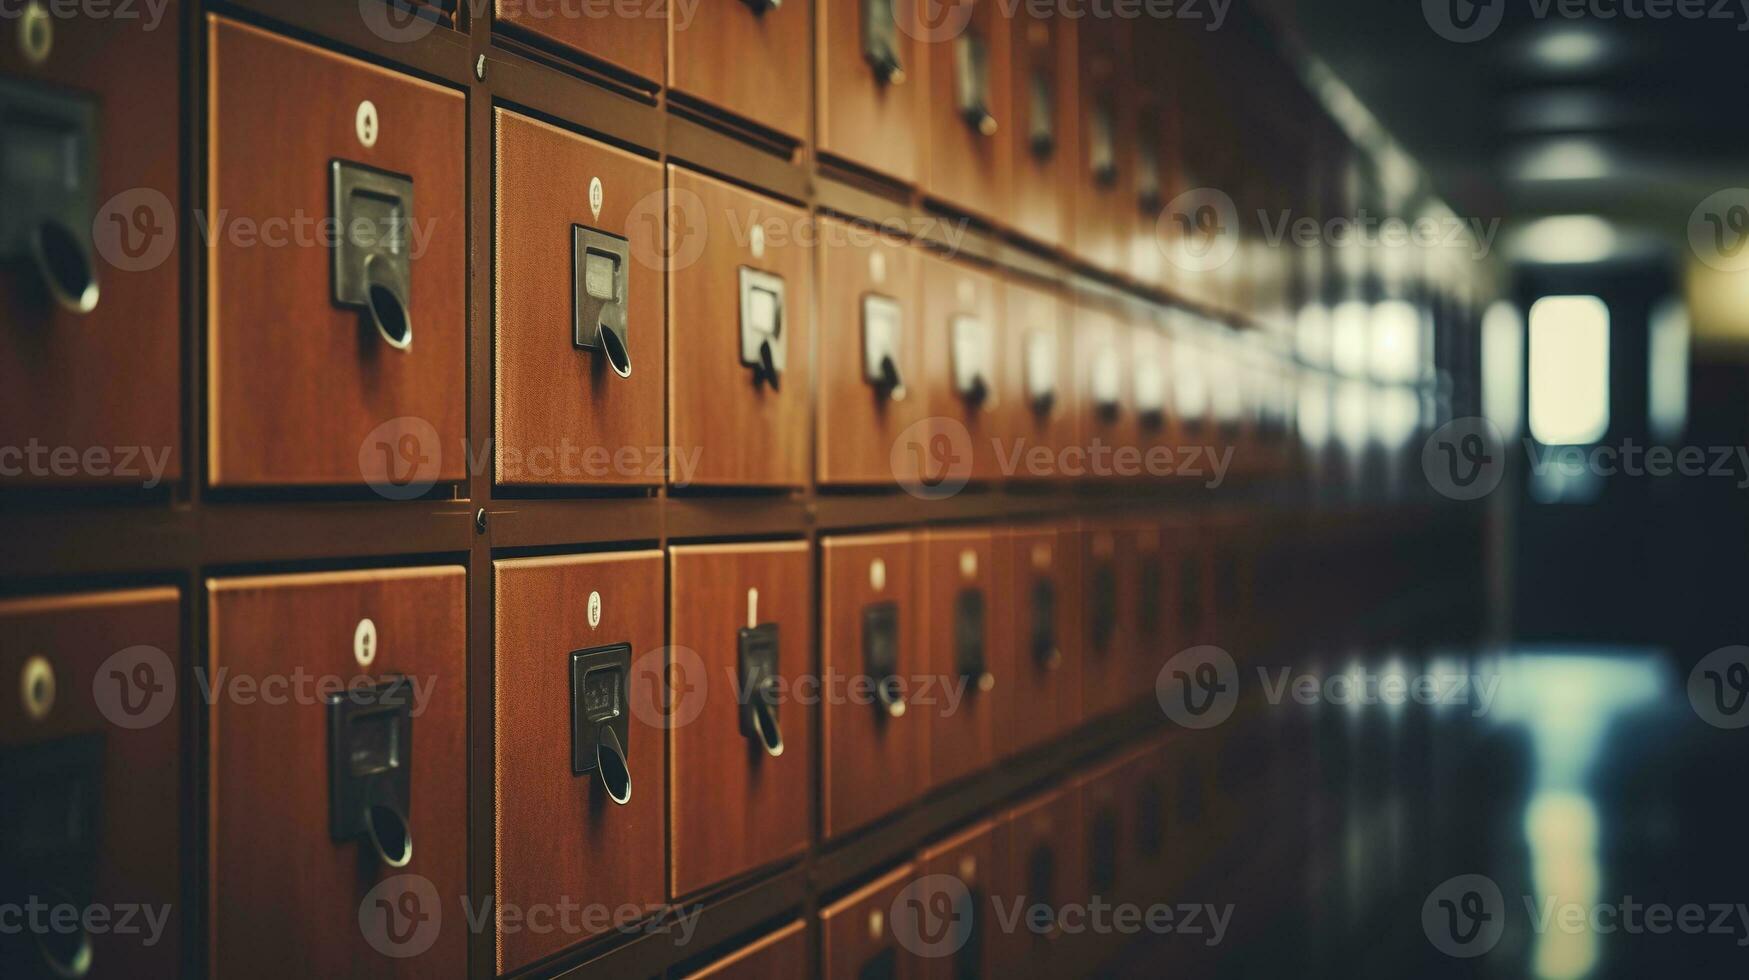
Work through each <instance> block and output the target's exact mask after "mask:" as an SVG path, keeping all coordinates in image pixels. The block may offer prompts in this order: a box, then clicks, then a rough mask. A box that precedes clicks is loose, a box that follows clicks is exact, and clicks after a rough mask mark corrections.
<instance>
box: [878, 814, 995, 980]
mask: <svg viewBox="0 0 1749 980" xmlns="http://www.w3.org/2000/svg"><path fill="white" fill-rule="evenodd" d="M998 860H1000V859H999V857H998V855H997V849H996V824H995V823H994V822H992V821H989V820H984V821H980V822H979V823H976V824H973V825H972V826H971V827H968V828H967V829H965V830H963V831H961V832H959V833H957V834H955V835H953V836H952V837H950V838H948V839H946V840H943V841H939V842H937V843H935V844H931V845H930V846H928V847H925V848H924V849H923V851H922V852H921V853H920V854H918V856H917V875H918V881H919V882H920V883H922V882H927V883H928V884H927V885H922V886H920V887H919V888H918V889H916V890H915V892H914V893H913V894H912V895H907V896H905V898H903V899H901V900H900V901H902V902H903V901H906V900H911V899H915V900H917V902H916V904H915V905H913V907H912V908H911V909H910V910H902V911H901V912H900V913H898V914H900V915H904V916H906V918H907V920H908V921H918V920H919V919H921V920H922V921H921V922H919V925H921V926H923V927H924V928H922V929H919V933H920V936H919V938H920V939H921V940H922V941H924V942H927V943H929V945H927V946H924V947H923V948H922V953H923V955H920V956H919V957H918V966H919V970H918V971H917V972H918V975H919V976H921V977H927V978H929V980H953V978H956V977H993V976H997V975H998V974H997V973H996V972H995V965H996V957H995V954H996V952H997V950H998V949H999V948H1000V945H999V943H998V942H997V939H998V937H999V936H1000V935H1001V922H1002V920H1001V918H1000V915H999V914H998V913H997V911H996V907H995V903H994V902H993V901H992V888H993V887H994V883H995V882H996V881H998V880H999V879H1000V875H1001V873H1000V872H999V871H998V870H997V867H996V865H997V861H998ZM936 876H940V877H936ZM955 882H957V883H958V885H959V886H963V888H964V891H961V890H960V888H958V887H955V885H954V883H955ZM925 889H927V890H928V891H929V894H921V895H920V894H916V892H921V891H924V890H925ZM943 893H946V894H949V895H950V896H952V897H954V898H958V899H960V900H961V901H963V902H965V903H966V904H967V905H969V906H970V907H969V908H957V907H945V908H944V907H943V906H942V905H941V903H940V900H939V899H936V900H935V902H934V903H933V904H932V903H931V902H930V899H931V898H933V897H934V896H935V895H939V894H943ZM944 913H945V914H944ZM950 916H951V918H949V917H950ZM941 926H948V927H950V928H949V929H948V930H946V931H942V930H941V929H940V927H941ZM938 933H939V935H940V938H939V939H937V938H935V936H936V935H937V934H938Z"/></svg>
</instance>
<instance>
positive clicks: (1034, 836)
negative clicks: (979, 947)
mask: <svg viewBox="0 0 1749 980" xmlns="http://www.w3.org/2000/svg"><path fill="white" fill-rule="evenodd" d="M996 848H997V858H996V861H997V864H996V872H997V878H996V881H995V883H994V885H993V886H992V888H991V899H992V901H993V902H999V903H1001V905H1002V906H1003V908H1004V909H1014V908H1016V906H1017V905H1018V907H1019V909H1020V911H1021V912H1022V913H1023V914H1022V916H1021V918H1020V919H1019V920H1018V921H1017V924H1016V927H1015V929H1014V930H1013V931H1012V932H1007V931H1000V930H998V931H997V932H996V934H995V935H993V936H992V937H991V939H992V943H993V945H994V949H993V950H992V959H993V961H994V963H995V975H997V976H1023V977H1055V976H1073V975H1079V974H1080V973H1082V972H1084V968H1085V963H1084V962H1083V961H1081V960H1080V959H1077V958H1076V949H1075V948H1074V946H1073V937H1071V936H1069V935H1067V934H1065V932H1064V931H1063V930H1062V929H1061V928H1059V925H1058V923H1059V922H1060V919H1059V915H1060V913H1061V910H1062V908H1063V907H1064V906H1065V905H1069V904H1075V903H1085V902H1087V900H1088V898H1089V897H1090V895H1089V890H1088V888H1087V871H1086V863H1085V857H1086V852H1085V849H1084V848H1083V847H1082V830H1081V802H1080V795H1079V794H1078V793H1076V792H1075V788H1074V786H1073V785H1059V786H1056V787H1053V788H1050V789H1046V790H1043V791H1041V792H1039V793H1037V794H1034V795H1033V796H1030V797H1028V798H1027V799H1025V800H1023V801H1021V802H1020V803H1017V804H1015V805H1014V806H1013V807H1012V808H1010V809H1008V810H1006V811H1004V812H1003V814H1002V816H1001V817H1000V818H999V821H998V824H997V830H996ZM1035 906H1043V907H1044V908H1045V910H1046V912H1048V914H1046V913H1041V912H1037V911H1034V907H1035Z"/></svg>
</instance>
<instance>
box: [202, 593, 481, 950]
mask: <svg viewBox="0 0 1749 980" xmlns="http://www.w3.org/2000/svg"><path fill="white" fill-rule="evenodd" d="M207 596H208V618H209V628H210V630H211V636H212V640H211V652H210V656H209V662H208V669H209V671H210V674H209V676H210V677H211V678H212V683H213V684H215V685H223V686H222V687H215V688H214V690H215V691H217V692H218V695H217V697H216V699H215V700H214V702H213V704H212V708H211V713H210V716H209V722H208V725H209V731H208V738H207V746H208V749H207V753H208V755H207V765H208V769H209V772H210V779H211V786H210V790H209V791H210V793H211V798H212V804H211V805H212V822H211V826H210V827H209V828H208V832H209V834H210V837H211V844H210V851H209V857H210V865H211V875H212V883H211V892H210V893H209V902H210V904H209V907H208V915H209V916H210V917H211V925H210V930H211V934H210V947H209V950H210V951H209V956H210V957H211V963H212V972H213V975H214V976H227V977H229V976H274V975H281V974H293V975H297V976H333V977H380V976H396V977H426V976H453V977H460V976H464V975H465V973H466V956H467V948H468V936H467V931H466V930H465V929H457V928H455V927H454V925H453V923H454V918H453V917H454V915H455V913H456V910H457V903H459V902H460V900H461V899H462V897H463V896H464V895H465V894H466V890H467V858H468V851H467V848H468V838H467V812H468V807H467V789H468V786H467V782H468V780H467V745H468V742H467V727H466V721H467V719H466V698H465V693H466V676H467V669H466V667H467V573H466V570H464V569H462V568H460V567H441V568H410V569H391V570H380V571H357V572H320V573H312V574H301V575H270V576H262V577H257V578H235V579H209V580H208V582H207ZM367 637H368V639H367ZM393 677H405V678H407V679H408V680H409V681H410V682H411V683H412V706H411V710H412V712H413V713H414V714H413V717H412V721H411V725H412V744H411V745H410V746H408V747H407V748H406V754H405V756H404V757H403V758H404V759H405V760H406V761H407V762H409V763H410V766H409V768H410V769H411V772H410V773H409V776H408V778H409V781H410V789H409V792H410V795H411V800H410V801H403V802H404V803H405V804H406V806H407V811H408V812H407V814H406V816H407V821H406V823H407V830H408V832H409V835H410V837H411V851H412V853H411V855H410V861H409V862H408V863H407V864H406V865H405V867H402V868H391V867H388V866H386V865H385V864H384V863H383V862H382V861H380V860H379V859H377V858H376V857H375V856H374V854H373V853H372V852H371V849H370V846H369V844H368V843H367V842H365V841H363V840H344V841H336V840H334V839H333V837H332V836H331V834H330V826H331V825H330V818H329V813H330V806H331V805H332V804H333V800H332V799H331V795H332V794H331V793H330V788H329V785H330V783H329V777H330V771H329V770H330V767H329V741H330V728H329V726H330V718H331V712H332V709H331V708H330V706H329V705H328V704H325V703H323V697H322V695H321V692H324V691H328V692H330V693H336V692H337V690H339V689H344V690H347V691H351V692H353V693H352V694H350V695H348V697H351V698H353V699H355V700H357V702H358V703H360V704H361V705H368V704H374V703H377V702H375V701H373V700H370V699H367V698H366V697H365V693H366V692H369V691H372V690H374V689H375V688H374V685H379V684H381V683H383V682H384V681H385V680H387V679H390V678H393ZM282 685H284V686H282ZM440 922H441V923H442V924H441V925H439V923H440Z"/></svg>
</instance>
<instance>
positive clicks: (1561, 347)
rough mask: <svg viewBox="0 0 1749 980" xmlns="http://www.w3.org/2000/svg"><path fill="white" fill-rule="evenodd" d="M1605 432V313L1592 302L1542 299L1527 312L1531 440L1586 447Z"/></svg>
mask: <svg viewBox="0 0 1749 980" xmlns="http://www.w3.org/2000/svg"><path fill="white" fill-rule="evenodd" d="M1608 430H1609V307H1607V306H1605V305H1604V303H1603V300H1600V299H1598V298H1597V297H1595V296H1545V297H1543V298H1542V299H1539V300H1537V301H1536V303H1535V304H1534V305H1533V306H1531V308H1530V434H1531V435H1533V436H1535V437H1536V439H1537V441H1538V442H1541V443H1543V444H1544V445H1547V446H1571V445H1590V444H1591V443H1594V442H1596V441H1597V440H1598V439H1601V438H1602V437H1603V434H1604V433H1605V432H1607V431H1608Z"/></svg>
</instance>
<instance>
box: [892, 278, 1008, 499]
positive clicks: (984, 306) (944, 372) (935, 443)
mask: <svg viewBox="0 0 1749 980" xmlns="http://www.w3.org/2000/svg"><path fill="white" fill-rule="evenodd" d="M1001 317H1002V296H1001V293H1000V290H999V289H998V282H997V280H996V278H995V277H994V276H992V275H990V274H989V273H988V272H985V271H984V270H982V269H978V268H974V267H972V266H970V265H967V264H965V263H960V262H950V261H948V260H946V259H941V258H937V257H935V256H933V255H928V254H925V255H924V256H923V350H924V370H925V372H926V378H925V384H926V386H927V388H926V390H925V392H924V394H925V395H926V397H927V399H928V404H929V414H930V416H931V418H932V419H933V420H934V425H933V426H932V429H931V432H930V437H929V441H928V442H927V443H924V442H922V441H921V440H916V441H913V446H912V448H913V449H915V450H921V451H920V452H915V453H914V455H917V456H918V457H919V458H920V469H921V479H922V481H923V483H924V485H925V486H931V485H936V484H940V483H942V482H944V481H948V480H953V481H956V482H963V481H964V480H966V479H972V480H979V481H988V480H999V479H1002V478H1003V476H1004V473H1003V470H1002V466H1001V462H1002V457H1001V456H1000V455H999V454H998V453H997V451H996V450H997V447H998V444H999V441H1000V437H1001V436H1002V435H1003V434H1004V432H1005V431H1006V429H1007V426H1005V420H1004V417H1003V415H1002V413H1003V412H1005V411H1006V410H1007V409H1008V407H1009V406H1010V405H1011V404H1013V402H1014V400H1015V398H1016V396H1015V394H1014V386H1013V384H1012V383H1011V379H1010V377H1009V375H1008V364H1007V361H1006V360H1005V355H1004V346H1005V343H1006V341H1007V337H1006V335H1005V331H1004V330H1003V324H1002V319H1001ZM980 333H981V334H982V336H983V338H984V340H983V343H982V344H981V345H979V344H975V343H974V344H970V345H967V346H962V341H963V340H964V339H965V338H967V337H973V336H975V335H977V334H980ZM971 377H975V378H976V379H977V380H978V381H980V382H981V383H982V390H983V393H982V396H981V398H978V397H973V396H971V395H969V394H968V393H967V390H966V389H965V388H964V387H963V386H962V383H961V382H962V381H963V380H964V379H965V378H971ZM937 447H945V449H946V451H945V452H942V451H939V450H938V448H937Z"/></svg>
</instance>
